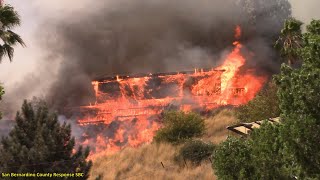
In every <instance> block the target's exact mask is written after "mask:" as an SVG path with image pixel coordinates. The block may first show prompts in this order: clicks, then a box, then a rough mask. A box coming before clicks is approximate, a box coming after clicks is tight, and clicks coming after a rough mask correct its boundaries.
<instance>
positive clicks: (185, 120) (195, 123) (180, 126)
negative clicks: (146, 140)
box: [154, 111, 205, 143]
mask: <svg viewBox="0 0 320 180" xmlns="http://www.w3.org/2000/svg"><path fill="white" fill-rule="evenodd" d="M204 131H205V122H204V119H203V118H202V117H201V116H200V115H199V114H196V113H192V112H191V113H184V112H181V111H167V112H165V113H164V116H163V128H161V129H160V130H158V131H157V133H156V135H155V137H154V140H155V141H156V142H161V141H162V142H169V143H180V142H183V141H185V140H187V139H191V138H193V137H198V136H201V135H202V134H203V133H204Z"/></svg>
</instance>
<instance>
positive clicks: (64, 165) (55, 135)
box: [0, 101, 92, 179]
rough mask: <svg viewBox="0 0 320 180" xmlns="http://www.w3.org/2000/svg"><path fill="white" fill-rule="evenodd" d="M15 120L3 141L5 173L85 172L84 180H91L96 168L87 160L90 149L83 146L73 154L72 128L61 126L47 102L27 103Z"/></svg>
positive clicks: (0, 154) (0, 156) (0, 167)
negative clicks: (89, 176) (93, 168)
mask: <svg viewBox="0 0 320 180" xmlns="http://www.w3.org/2000/svg"><path fill="white" fill-rule="evenodd" d="M15 120H16V125H15V127H14V129H13V130H12V131H11V132H10V134H9V136H8V137H5V138H3V139H2V141H1V144H2V148H1V149H0V171H1V172H16V173H26V172H29V173H31V172H35V173H37V172H44V173H49V172H51V173H54V172H58V173H59V172H60V173H84V179H86V178H88V172H89V170H90V167H91V166H92V163H91V161H87V160H86V158H87V157H88V155H89V148H87V149H85V150H83V149H82V147H81V146H80V147H79V148H78V150H77V151H75V152H74V153H73V149H74V145H75V139H74V138H73V137H71V128H70V125H67V124H66V123H64V124H62V125H60V123H59V122H58V119H57V115H56V114H55V113H51V112H49V109H48V108H47V106H46V104H45V103H44V102H42V101H41V102H37V103H33V104H32V103H28V102H27V101H24V103H23V105H22V109H21V113H20V112H18V113H17V115H16V119H15ZM21 179H25V178H21Z"/></svg>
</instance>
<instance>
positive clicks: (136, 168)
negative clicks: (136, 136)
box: [90, 144, 215, 180]
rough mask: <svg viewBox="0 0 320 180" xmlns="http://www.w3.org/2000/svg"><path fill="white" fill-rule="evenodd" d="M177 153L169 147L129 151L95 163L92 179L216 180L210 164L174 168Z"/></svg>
mask: <svg viewBox="0 0 320 180" xmlns="http://www.w3.org/2000/svg"><path fill="white" fill-rule="evenodd" d="M178 149H179V148H177V147H174V146H172V145H169V144H149V145H143V146H142V147H140V148H137V149H132V148H127V149H125V150H123V151H121V152H119V153H117V154H114V155H112V156H105V157H101V158H99V159H96V160H95V161H94V166H93V168H92V170H91V177H90V179H95V178H96V177H97V176H98V175H100V174H103V179H139V180H140V179H174V180H175V179H186V180H187V179H190V180H191V179H192V180H193V179H215V178H214V175H213V171H212V168H211V164H210V163H208V162H206V163H204V164H202V165H201V166H199V167H191V165H190V164H189V165H188V167H180V166H178V165H177V164H175V163H174V160H173V159H174V156H175V153H176V152H177V150H178ZM161 162H162V163H163V165H164V168H163V167H162V165H161Z"/></svg>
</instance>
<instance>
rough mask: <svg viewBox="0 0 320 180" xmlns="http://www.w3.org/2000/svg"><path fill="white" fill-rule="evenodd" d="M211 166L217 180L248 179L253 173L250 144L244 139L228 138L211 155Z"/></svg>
mask: <svg viewBox="0 0 320 180" xmlns="http://www.w3.org/2000/svg"><path fill="white" fill-rule="evenodd" d="M212 159H213V162H212V166H213V168H214V170H215V174H216V175H217V176H218V178H219V179H225V180H229V179H234V180H237V179H249V177H250V176H251V175H252V174H253V173H254V172H253V171H254V166H252V165H253V164H252V156H251V144H250V143H248V141H246V140H244V139H239V138H235V137H228V139H227V140H226V141H224V142H222V143H221V144H219V146H218V147H217V148H216V150H215V151H214V153H213V155H212Z"/></svg>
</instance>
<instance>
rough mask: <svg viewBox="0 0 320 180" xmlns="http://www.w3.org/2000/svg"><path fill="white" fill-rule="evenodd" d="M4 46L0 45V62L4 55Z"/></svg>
mask: <svg viewBox="0 0 320 180" xmlns="http://www.w3.org/2000/svg"><path fill="white" fill-rule="evenodd" d="M4 51H5V50H4V48H3V46H2V45H0V63H1V62H2V59H3V56H4V55H5V52H4Z"/></svg>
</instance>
